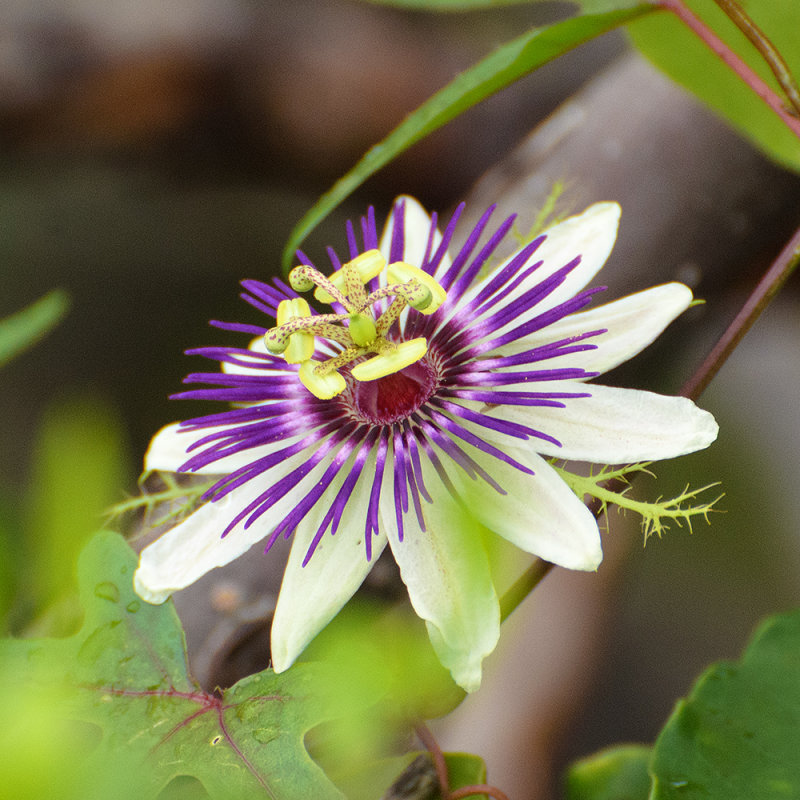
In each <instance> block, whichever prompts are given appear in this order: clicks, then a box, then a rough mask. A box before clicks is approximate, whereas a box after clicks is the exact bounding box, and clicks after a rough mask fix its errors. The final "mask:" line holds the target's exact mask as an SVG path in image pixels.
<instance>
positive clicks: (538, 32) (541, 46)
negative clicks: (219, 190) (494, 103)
mask: <svg viewBox="0 0 800 800" xmlns="http://www.w3.org/2000/svg"><path fill="white" fill-rule="evenodd" d="M653 10H654V9H653V7H652V6H644V5H640V6H637V7H635V8H631V9H627V10H624V11H612V12H608V13H605V14H593V15H585V16H579V17H573V18H571V19H568V20H565V21H563V22H558V23H556V24H554V25H550V26H548V27H544V28H535V29H533V30H531V31H528V32H527V33H524V34H522V35H521V36H519V37H517V38H516V39H512V40H511V41H510V42H507V43H506V44H504V45H502V46H501V47H500V48H498V49H497V50H495V52H494V53H492V54H491V55H489V56H487V57H486V58H484V59H483V60H482V61H479V62H478V63H477V64H475V65H474V66H472V67H470V68H469V69H468V70H466V71H464V72H462V73H461V74H460V75H459V76H458V77H456V78H455V79H454V80H453V81H451V82H450V83H449V84H448V85H447V86H445V87H444V88H443V89H441V90H440V91H438V92H437V93H436V94H434V95H433V97H431V98H430V99H428V100H426V101H425V102H424V103H423V104H422V105H421V106H420V107H419V108H418V109H416V111H414V112H412V113H411V114H410V115H409V116H408V117H406V119H405V120H404V121H403V122H401V123H400V125H398V126H397V127H396V128H395V129H394V130H393V131H392V132H391V133H390V134H389V135H388V136H387V137H386V138H385V139H384V140H383V141H382V142H380V143H379V144H376V145H375V146H374V147H372V148H371V149H370V150H368V151H367V153H366V154H365V155H364V157H363V158H362V159H361V160H360V161H359V162H358V163H357V164H356V165H355V167H353V169H351V170H350V171H349V172H348V173H347V174H346V175H344V176H343V177H342V178H340V179H339V180H338V181H337V182H336V183H335V184H334V185H333V187H331V189H329V190H328V191H327V192H326V193H325V194H324V195H322V197H321V198H320V199H319V200H318V201H317V202H316V203H315V204H314V206H313V207H312V208H311V209H310V210H309V211H308V212H307V213H306V214H305V216H304V217H303V218H302V219H301V220H300V222H298V223H297V225H296V226H295V228H294V230H293V231H292V233H291V235H290V236H289V241H288V243H287V245H286V248H285V249H284V252H283V261H284V266H286V267H288V266H289V264H290V263H291V260H292V258H293V257H294V251H295V250H296V249H297V247H299V245H300V243H301V242H302V241H303V240H304V239H305V238H306V236H308V234H309V233H310V232H311V231H312V230H313V229H314V228H315V227H316V226H317V225H318V224H319V222H321V221H322V220H323V219H324V218H325V217H326V216H327V215H328V214H329V213H330V212H331V211H332V210H333V209H334V208H336V206H337V205H338V204H339V203H340V202H341V201H342V200H344V199H345V198H346V197H348V196H349V195H350V194H351V193H352V192H353V191H354V190H355V189H356V188H358V186H360V185H361V184H362V183H363V182H364V181H365V180H366V179H367V178H368V177H369V176H370V175H372V174H373V173H375V172H377V171H378V170H379V169H380V168H381V167H383V166H385V165H386V164H388V163H389V162H390V161H391V160H392V159H393V158H395V157H396V156H398V155H399V154H400V153H402V152H403V151H404V150H406V149H408V148H409V147H410V146H411V145H412V144H414V143H415V142H417V141H419V140H420V139H422V138H423V137H425V136H427V135H428V134H429V133H432V132H433V131H435V130H437V129H438V128H441V127H442V126H443V125H444V124H446V123H447V122H449V121H450V120H452V119H454V118H455V117H457V116H458V115H459V114H462V113H463V112H464V111H466V110H467V109H469V108H472V106H474V105H477V104H478V103H479V102H480V101H481V100H485V99H486V98H487V97H489V96H491V95H493V94H495V93H496V92H498V91H500V89H503V88H504V87H506V86H508V85H509V84H511V83H513V82H514V81H516V80H518V79H519V78H522V77H523V76H525V75H528V74H529V73H531V72H533V71H534V70H535V69H537V68H538V67H541V66H542V65H543V64H547V63H548V62H550V61H552V60H553V59H555V58H557V57H558V56H560V55H563V54H564V53H566V52H568V51H569V50H572V49H573V48H574V47H576V46H577V45H579V44H581V43H583V42H586V41H588V40H589V39H593V38H595V37H597V36H600V35H601V34H603V33H606V32H607V31H610V30H612V29H613V28H616V27H618V26H620V25H622V24H624V23H626V22H629V21H631V20H633V19H635V18H636V17H639V16H641V15H643V14H647V13H649V12H652V11H653Z"/></svg>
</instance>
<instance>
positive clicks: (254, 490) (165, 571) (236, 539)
mask: <svg viewBox="0 0 800 800" xmlns="http://www.w3.org/2000/svg"><path fill="white" fill-rule="evenodd" d="M262 490H263V487H256V486H255V485H250V484H246V485H245V486H243V487H242V488H241V489H239V490H237V491H235V492H231V493H230V494H229V495H227V496H226V497H223V498H222V499H221V500H219V501H218V502H216V503H206V504H205V505H204V506H201V507H200V508H198V509H197V511H195V512H194V513H193V514H191V516H189V517H187V519H185V520H184V521H183V522H181V523H180V524H179V525H177V526H175V527H174V528H172V530H170V531H167V533H165V534H164V535H163V536H161V537H160V538H159V539H156V541H155V542H153V543H152V544H150V545H148V546H147V547H145V548H144V550H142V552H141V554H140V556H139V566H138V568H137V570H136V573H135V574H134V578H133V583H134V587H135V589H136V592H137V594H138V595H139V596H140V597H142V598H143V599H144V600H146V601H147V602H148V603H163V602H164V601H165V600H166V599H167V598H168V597H169V596H170V595H171V594H172V593H173V592H176V591H178V590H179V589H184V588H185V587H187V586H189V585H190V584H192V583H194V582H195V581H196V580H197V579H198V578H201V577H202V576H203V575H205V574H206V573H207V572H209V571H210V570H212V569H214V567H221V566H222V565H223V564H228V563H230V562H231V561H233V560H234V559H235V558H238V557H239V556H240V555H242V553H245V552H247V551H248V550H249V549H250V548H251V547H252V546H253V545H254V544H255V543H256V542H258V541H259V540H260V539H263V538H264V537H265V536H266V535H267V533H268V532H269V528H268V527H267V526H265V524H264V522H263V521H262V520H259V523H256V524H255V525H253V526H252V527H250V528H249V529H248V530H246V531H245V530H242V529H240V528H237V529H236V530H235V531H232V532H231V533H230V534H228V536H226V537H225V538H224V539H222V538H221V537H220V534H221V533H222V531H223V530H224V529H225V526H226V525H227V524H228V523H229V522H230V521H231V519H232V518H233V517H234V516H236V514H237V513H238V512H239V511H241V509H242V508H244V507H245V506H246V505H247V504H248V503H249V502H250V501H251V500H253V499H254V498H255V497H256V496H257V495H258V493H259V491H262Z"/></svg>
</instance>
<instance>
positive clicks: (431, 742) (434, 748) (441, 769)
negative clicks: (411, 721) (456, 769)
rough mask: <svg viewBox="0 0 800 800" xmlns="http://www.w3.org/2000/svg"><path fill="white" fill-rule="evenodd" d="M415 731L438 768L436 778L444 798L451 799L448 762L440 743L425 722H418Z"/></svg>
mask: <svg viewBox="0 0 800 800" xmlns="http://www.w3.org/2000/svg"><path fill="white" fill-rule="evenodd" d="M414 731H415V732H416V734H417V736H418V737H419V740H420V741H421V742H422V744H423V745H424V747H425V749H426V750H427V751H428V752H429V753H430V754H431V758H432V759H433V765H434V767H436V777H437V778H438V779H439V788H440V789H441V790H442V797H443V798H445V800H447V798H449V797H450V778H449V776H448V774H447V762H446V761H445V758H444V753H443V752H442V748H441V747H439V743H438V742H437V741H436V738H435V737H434V735H433V733H431V729H430V728H429V727H428V726H427V725H426V724H425V723H424V722H418V723H417V724H416V725H415V726H414Z"/></svg>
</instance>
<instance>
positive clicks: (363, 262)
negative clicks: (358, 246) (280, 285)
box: [296, 250, 386, 306]
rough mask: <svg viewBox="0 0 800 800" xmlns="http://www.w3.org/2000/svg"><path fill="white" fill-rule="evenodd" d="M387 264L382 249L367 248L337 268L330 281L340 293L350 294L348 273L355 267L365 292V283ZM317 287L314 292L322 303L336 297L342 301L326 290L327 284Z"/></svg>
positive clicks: (331, 300) (379, 272)
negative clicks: (364, 251)
mask: <svg viewBox="0 0 800 800" xmlns="http://www.w3.org/2000/svg"><path fill="white" fill-rule="evenodd" d="M385 266H386V260H385V259H384V257H383V256H382V255H381V253H380V250H367V252H366V253H361V255H358V256H356V257H355V258H354V259H353V260H352V261H349V262H348V263H347V264H345V265H344V266H343V267H342V268H341V269H338V270H336V272H334V273H333V275H331V276H330V278H329V279H328V281H329V282H330V283H331V284H332V285H333V287H334V288H335V289H336V290H337V293H338V294H340V295H341V293H342V290H344V294H346V295H350V292H351V291H352V288H348V286H347V273H348V272H350V273H351V274H353V273H352V272H351V270H350V269H349V268H352V267H355V270H356V273H357V274H358V275H359V276H360V278H361V292H362V293H363V291H364V290H363V286H364V284H366V283H369V282H370V281H371V280H372V279H373V278H376V277H377V276H378V275H380V274H381V272H382V271H383V269H384V267H385ZM317 287H318V288H317V289H316V290H315V292H314V297H315V298H316V299H317V300H319V301H320V303H331V302H333V300H334V298H335V299H336V300H338V301H339V302H342V301H341V300H339V298H338V297H336V294H334V293H333V292H330V290H328V291H326V289H328V287H327V286H324V285H323V284H321V283H318V284H317ZM308 288H309V289H310V288H311V287H310V286H309V287H308ZM296 291H308V289H302V290H301V289H297V290H296ZM342 305H345V306H346V303H342Z"/></svg>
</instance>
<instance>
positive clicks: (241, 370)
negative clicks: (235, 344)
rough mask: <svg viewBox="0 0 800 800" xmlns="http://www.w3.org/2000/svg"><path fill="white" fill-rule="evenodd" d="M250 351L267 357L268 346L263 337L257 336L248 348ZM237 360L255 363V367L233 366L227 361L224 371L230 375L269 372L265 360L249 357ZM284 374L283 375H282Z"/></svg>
mask: <svg viewBox="0 0 800 800" xmlns="http://www.w3.org/2000/svg"><path fill="white" fill-rule="evenodd" d="M247 349H248V350H252V351H253V352H254V353H262V354H264V355H266V354H267V353H268V350H267V345H266V344H265V342H264V337H263V336H256V338H255V339H253V340H252V341H251V342H250V344H249V345H248V346H247ZM237 358H239V359H241V360H242V361H249V362H252V363H253V365H254V366H253V367H252V368H251V367H243V366H240V365H239V364H231V363H229V362H227V361H223V362H222V371H223V372H227V373H228V374H229V375H262V376H263V375H266V374H268V371H267V370H266V369H265V368H266V367H267V362H266V361H264V359H263V358H247V356H243V355H240V356H237ZM281 374H283V373H281Z"/></svg>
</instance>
